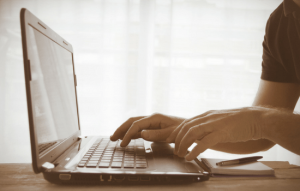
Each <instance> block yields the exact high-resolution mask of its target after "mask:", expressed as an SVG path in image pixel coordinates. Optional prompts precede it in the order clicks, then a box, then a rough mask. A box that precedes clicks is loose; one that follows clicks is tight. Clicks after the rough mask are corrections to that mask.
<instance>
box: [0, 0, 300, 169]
mask: <svg viewBox="0 0 300 191" xmlns="http://www.w3.org/2000/svg"><path fill="white" fill-rule="evenodd" d="M281 2H282V1H281V0H264V1H261V0H252V1H247V0H156V1H155V0H94V1H93V0H89V1H87V0H76V1H75V0H46V1H45V0H24V1H18V0H0V88H1V89H0V91H1V92H0V144H1V145H0V148H1V149H0V151H1V153H3V152H5V153H7V154H6V155H1V156H0V162H30V161H31V158H30V143H29V132H28V119H27V105H26V99H25V84H24V74H23V73H24V72H23V63H22V62H23V60H22V48H21V38H20V24H19V22H20V21H19V12H20V9H21V8H22V7H25V8H27V9H28V10H30V11H31V12H32V13H33V14H35V15H36V16H37V17H39V18H40V19H41V20H43V21H44V22H45V23H46V24H47V25H48V26H50V27H51V28H52V29H53V30H55V31H56V32H57V33H59V34H60V35H61V36H62V37H64V38H65V39H66V40H67V41H69V42H70V43H71V44H72V45H73V48H74V58H75V70H76V74H77V78H78V101H79V111H80V122H81V124H80V125H81V129H82V133H83V134H84V135H100V134H101V135H110V134H111V133H112V132H113V131H114V130H115V129H116V128H117V127H118V126H119V125H120V124H121V123H122V122H124V121H125V120H126V119H127V118H129V117H131V116H140V115H149V114H152V113H154V112H160V113H165V114H169V115H176V116H182V117H187V118H189V117H193V116H195V115H199V114H200V113H203V112H205V111H207V110H211V109H226V108H228V109H229V108H236V107H242V106H249V105H251V104H252V101H253V99H254V96H255V93H256V91H257V87H258V83H259V80H260V74H261V62H262V41H263V37H264V30H265V24H266V21H267V19H268V17H269V15H270V13H271V12H272V11H273V10H274V9H275V8H276V7H277V6H278V5H279V4H280V3H281ZM284 152H286V153H288V154H290V156H292V157H289V158H288V160H290V161H291V162H292V163H294V164H296V163H299V164H300V159H299V157H298V156H296V155H292V154H291V153H290V152H288V151H285V150H283V149H282V148H279V147H278V146H276V147H274V148H272V149H271V150H270V151H268V152H265V153H259V154H262V155H263V156H264V158H265V159H267V160H282V158H281V155H282V153H284ZM206 154H210V155H214V156H218V157H233V155H229V154H225V153H220V152H214V151H210V150H208V151H207V152H206ZM284 160H287V159H284Z"/></svg>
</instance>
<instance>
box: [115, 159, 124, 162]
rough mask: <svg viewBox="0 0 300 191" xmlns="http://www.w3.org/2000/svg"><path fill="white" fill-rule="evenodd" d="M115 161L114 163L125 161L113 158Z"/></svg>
mask: <svg viewBox="0 0 300 191" xmlns="http://www.w3.org/2000/svg"><path fill="white" fill-rule="evenodd" d="M113 161H114V162H122V161H123V158H113Z"/></svg>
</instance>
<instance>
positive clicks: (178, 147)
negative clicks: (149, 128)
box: [166, 107, 271, 161]
mask: <svg viewBox="0 0 300 191" xmlns="http://www.w3.org/2000/svg"><path fill="white" fill-rule="evenodd" d="M269 110H271V109H270V108H263V107H248V108H241V109H232V110H220V111H208V112H206V113H204V114H201V115H199V116H196V117H194V118H191V119H187V120H185V121H184V122H183V123H182V124H180V125H179V126H178V127H177V128H176V129H175V130H174V131H173V132H172V134H171V135H170V137H168V138H167V140H166V141H167V142H174V141H175V150H174V154H177V155H178V156H179V157H184V156H185V155H186V153H187V149H188V148H189V147H190V146H191V145H192V144H193V143H196V144H197V145H196V146H195V147H194V148H193V149H192V151H191V152H190V153H189V154H187V155H186V156H185V158H186V160H188V161H189V160H193V159H194V158H196V157H197V156H198V155H199V154H200V153H202V152H204V151H205V150H206V149H208V148H211V147H212V146H214V145H216V144H217V143H225V142H243V141H248V140H255V139H260V138H262V131H263V128H264V122H263V120H262V119H263V116H264V115H265V114H266V112H267V111H269Z"/></svg>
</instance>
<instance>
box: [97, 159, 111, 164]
mask: <svg viewBox="0 0 300 191" xmlns="http://www.w3.org/2000/svg"><path fill="white" fill-rule="evenodd" d="M100 162H108V163H110V162H111V160H102V159H101V160H100Z"/></svg>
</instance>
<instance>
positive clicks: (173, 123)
mask: <svg viewBox="0 0 300 191" xmlns="http://www.w3.org/2000/svg"><path fill="white" fill-rule="evenodd" d="M184 120H185V119H184V118H179V117H173V116H168V115H163V114H157V113H156V114H153V115H150V116H142V117H132V118H129V119H128V120H127V121H125V122H124V123H123V124H122V125H121V126H120V127H119V128H118V129H117V130H116V131H115V132H114V134H113V135H112V136H111V137H110V140H111V141H116V140H118V139H121V140H122V142H121V144H120V145H121V146H122V147H125V146H127V145H128V144H129V143H130V140H131V139H137V138H143V139H145V140H147V141H154V142H158V141H165V140H166V139H167V138H168V137H169V136H170V135H171V133H172V132H173V130H175V129H176V127H177V126H179V125H180V124H181V123H182V122H183V121H184Z"/></svg>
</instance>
